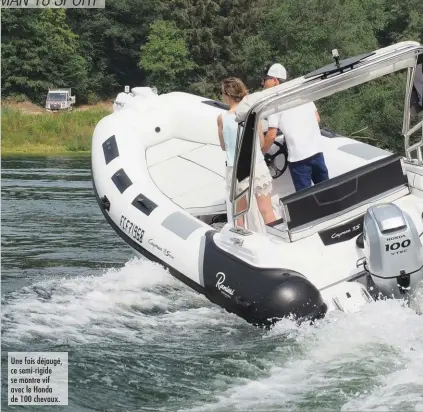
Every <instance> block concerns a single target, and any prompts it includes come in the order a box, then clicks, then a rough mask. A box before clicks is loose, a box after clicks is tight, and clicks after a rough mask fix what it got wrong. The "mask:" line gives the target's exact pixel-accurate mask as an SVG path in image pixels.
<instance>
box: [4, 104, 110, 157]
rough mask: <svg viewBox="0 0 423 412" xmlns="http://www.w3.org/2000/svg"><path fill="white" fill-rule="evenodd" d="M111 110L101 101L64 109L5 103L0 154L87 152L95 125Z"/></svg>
mask: <svg viewBox="0 0 423 412" xmlns="http://www.w3.org/2000/svg"><path fill="white" fill-rule="evenodd" d="M23 107H25V106H23ZM31 109H32V107H31ZM110 112H111V109H109V110H108V109H107V108H106V107H104V106H103V105H97V106H93V107H90V108H88V109H86V110H75V111H71V112H64V113H48V112H42V111H40V112H37V111H34V110H28V109H26V110H25V109H23V108H22V106H19V105H16V104H10V105H4V106H2V116H1V117H2V122H1V136H2V141H1V149H2V154H14V153H37V154H38V153H44V154H56V153H69V152H74V153H77V152H89V151H90V147H91V138H92V133H93V130H94V127H95V125H96V124H97V123H98V122H99V120H100V119H101V118H102V117H104V116H106V115H107V114H109V113H110Z"/></svg>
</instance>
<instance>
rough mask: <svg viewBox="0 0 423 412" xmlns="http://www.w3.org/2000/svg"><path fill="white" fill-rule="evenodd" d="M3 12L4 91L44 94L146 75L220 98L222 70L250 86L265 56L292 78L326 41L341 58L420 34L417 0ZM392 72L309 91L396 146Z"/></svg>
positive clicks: (327, 49) (208, 2) (109, 93)
mask: <svg viewBox="0 0 423 412" xmlns="http://www.w3.org/2000/svg"><path fill="white" fill-rule="evenodd" d="M1 23H2V50H1V57H2V61H1V69H2V86H1V87H2V88H1V91H2V97H3V99H5V98H6V99H7V98H9V99H13V100H21V101H22V100H23V99H25V98H28V99H30V100H31V101H33V102H37V103H44V99H45V96H46V92H47V90H48V87H59V86H61V87H72V89H73V91H74V92H76V93H75V94H76V96H77V102H78V103H84V102H88V103H89V104H95V103H96V102H98V101H99V99H104V98H109V97H115V96H116V93H117V92H119V91H122V89H123V86H124V85H130V86H132V87H133V86H140V85H145V84H147V85H148V84H150V85H156V86H157V87H158V89H159V92H160V93H163V92H166V91H171V90H182V91H187V92H191V93H195V94H199V95H202V96H204V97H210V98H215V99H218V98H219V94H220V91H219V84H220V81H221V79H222V78H224V77H226V76H237V77H240V78H241V79H242V80H243V81H244V82H245V83H246V84H247V87H248V88H249V90H250V91H254V90H257V89H258V88H259V87H260V80H261V77H262V74H263V69H264V67H265V66H266V64H268V63H270V62H271V61H278V62H280V63H282V64H283V65H284V66H285V67H286V68H287V71H288V76H289V77H291V78H293V77H295V76H299V75H303V74H305V73H307V72H310V71H312V70H314V69H317V68H319V67H321V66H324V65H326V64H329V63H331V62H332V57H331V50H332V49H334V48H337V49H338V50H339V52H340V54H341V58H342V57H350V56H354V55H357V54H361V53H364V52H366V51H370V50H374V49H376V48H378V47H384V46H387V45H389V44H392V43H394V42H398V41H401V40H417V41H420V42H423V1H422V0H108V1H107V6H106V8H105V9H67V10H63V9H53V10H52V9H38V10H37V9H32V10H21V9H5V10H3V11H2V14H1ZM400 77H401V75H395V76H390V77H388V78H384V79H382V80H381V81H380V82H376V83H375V84H373V85H371V86H367V85H366V86H365V87H361V88H357V90H351V91H346V92H345V93H341V94H340V95H335V96H333V97H331V98H329V99H325V100H324V101H319V102H317V105H318V107H319V110H320V113H321V118H322V122H323V123H324V124H325V125H327V126H330V127H332V128H333V129H335V130H337V131H338V132H341V133H344V134H346V135H350V134H351V133H354V132H355V131H357V130H360V129H363V128H365V130H363V131H362V132H361V133H360V135H362V136H367V137H369V138H373V139H376V140H375V141H372V143H376V144H378V145H380V146H381V147H386V148H391V149H394V150H399V151H400V150H402V139H401V137H400V132H401V116H402V104H403V99H404V90H403V87H404V84H403V83H402V82H401V79H400ZM49 127H51V128H52V129H54V130H55V127H56V126H55V125H54V124H50V126H49ZM26 130H27V131H28V130H32V129H26ZM13 135H14V136H15V137H16V136H17V134H16V133H15V132H14V134H13ZM16 138H17V137H16ZM81 142H82V143H81ZM83 142H84V140H83V137H82V135H81V140H80V142H79V143H76V141H75V142H73V143H72V147H74V148H75V150H76V149H77V148H80V147H83V146H84V144H85V143H83Z"/></svg>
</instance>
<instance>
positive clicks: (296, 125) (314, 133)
mask: <svg viewBox="0 0 423 412" xmlns="http://www.w3.org/2000/svg"><path fill="white" fill-rule="evenodd" d="M316 111H317V108H316V105H315V104H314V103H313V102H310V103H305V104H303V105H301V106H297V107H294V108H292V109H288V110H284V111H283V112H280V113H276V114H272V115H270V116H269V117H268V118H267V122H268V127H276V128H278V129H279V130H281V132H282V133H283V134H284V136H285V141H286V144H287V146H288V161H289V162H298V161H300V160H304V159H307V158H308V157H310V156H313V155H315V154H316V153H319V152H321V151H322V150H321V149H320V147H319V146H320V145H319V141H320V139H321V135H320V127H319V123H318V121H317V118H316Z"/></svg>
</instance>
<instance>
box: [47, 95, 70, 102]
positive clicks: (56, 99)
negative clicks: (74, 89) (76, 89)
mask: <svg viewBox="0 0 423 412" xmlns="http://www.w3.org/2000/svg"><path fill="white" fill-rule="evenodd" d="M47 100H49V101H52V102H64V101H66V93H49V94H48V95H47Z"/></svg>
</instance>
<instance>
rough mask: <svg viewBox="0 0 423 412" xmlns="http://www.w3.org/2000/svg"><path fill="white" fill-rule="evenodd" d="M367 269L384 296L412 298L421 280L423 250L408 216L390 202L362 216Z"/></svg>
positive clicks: (371, 209)
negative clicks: (410, 296)
mask: <svg viewBox="0 0 423 412" xmlns="http://www.w3.org/2000/svg"><path fill="white" fill-rule="evenodd" d="M363 241H364V254H365V257H366V265H365V267H366V270H367V271H368V272H369V273H370V276H371V278H372V280H373V282H374V283H375V285H376V286H377V288H378V289H379V291H380V292H381V293H382V294H383V295H386V296H389V297H394V298H404V297H406V295H411V294H412V293H413V292H414V291H415V290H416V289H417V288H418V286H419V283H420V281H421V280H422V278H423V248H422V243H421V241H420V236H419V234H418V232H417V229H416V226H415V224H414V222H413V221H412V219H411V217H410V216H409V215H408V213H406V212H405V211H403V210H401V209H400V208H399V207H398V206H397V205H395V204H392V203H386V204H381V205H377V206H373V207H370V208H369V209H368V210H367V212H366V214H365V216H364V225H363Z"/></svg>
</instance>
